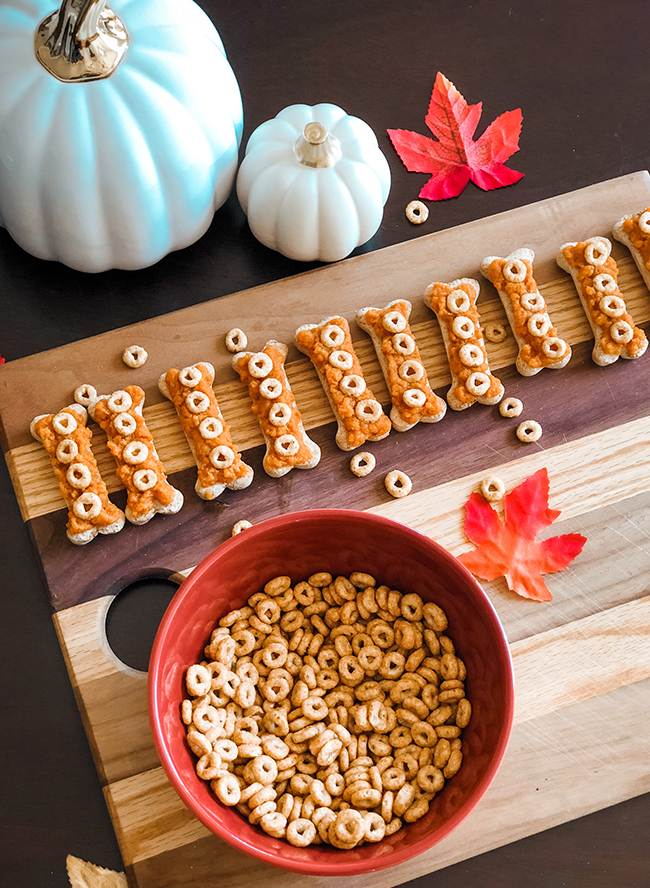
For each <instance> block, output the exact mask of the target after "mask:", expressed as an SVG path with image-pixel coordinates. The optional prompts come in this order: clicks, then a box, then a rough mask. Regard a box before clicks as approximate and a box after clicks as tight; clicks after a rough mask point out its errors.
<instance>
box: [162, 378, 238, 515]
mask: <svg viewBox="0 0 650 888" xmlns="http://www.w3.org/2000/svg"><path fill="white" fill-rule="evenodd" d="M213 380H214V367H213V366H212V364H209V363H208V362H207V361H202V362H201V363H198V364H192V365H191V366H190V367H185V368H184V369H183V370H174V369H171V370H168V371H167V373H164V374H163V375H162V376H161V377H160V379H159V380H158V388H159V389H160V391H161V392H162V393H163V395H164V396H165V397H166V398H169V400H170V401H171V402H172V403H173V405H174V407H175V408H176V412H177V414H178V418H179V421H180V424H181V428H182V429H183V432H184V433H185V437H186V438H187V442H188V444H189V446H190V450H191V451H192V454H193V456H194V459H195V460H196V465H197V468H198V475H197V479H196V485H195V490H196V492H197V493H198V495H199V496H200V497H201V498H202V499H205V500H213V499H215V498H216V497H218V496H219V495H220V494H221V493H222V492H223V491H224V490H225V488H226V487H227V488H228V489H229V490H241V489H243V488H244V487H248V485H249V484H250V483H251V481H252V480H253V470H252V468H251V467H250V466H248V465H246V463H245V462H244V461H243V460H242V458H241V456H240V455H239V451H238V450H237V448H236V447H235V445H234V444H233V441H232V438H231V436H230V429H229V428H228V425H227V423H226V421H225V419H224V418H223V414H222V413H221V410H220V408H219V404H218V403H217V398H216V396H215V394H214V390H213V388H212V382H213Z"/></svg>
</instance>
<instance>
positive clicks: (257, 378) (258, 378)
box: [232, 339, 320, 478]
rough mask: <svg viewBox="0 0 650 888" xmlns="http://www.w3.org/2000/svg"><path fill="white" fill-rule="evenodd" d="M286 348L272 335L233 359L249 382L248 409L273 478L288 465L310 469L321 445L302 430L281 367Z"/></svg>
mask: <svg viewBox="0 0 650 888" xmlns="http://www.w3.org/2000/svg"><path fill="white" fill-rule="evenodd" d="M288 351H289V348H288V346H287V345H285V344H284V343H283V342H276V341H275V340H274V339H271V340H270V341H269V342H267V343H266V345H265V346H264V349H263V350H262V351H261V352H243V351H242V352H238V353H237V354H236V355H234V357H233V359H232V365H233V367H234V369H235V370H236V371H237V372H238V373H239V377H240V379H241V381H242V382H244V383H246V385H247V386H248V394H249V396H250V399H251V409H252V411H253V413H254V414H255V415H256V417H257V420H258V422H259V425H260V429H261V431H262V434H263V435H264V441H265V443H266V453H265V455H264V459H263V461H262V465H263V466H264V471H265V472H266V473H267V475H270V476H271V477H272V478H280V477H282V475H286V474H287V472H290V471H291V469H313V468H314V466H316V465H318V462H319V460H320V447H319V446H318V444H316V443H315V442H314V441H312V440H311V438H310V437H309V436H308V435H307V432H306V431H305V428H304V426H303V422H302V417H301V415H300V411H299V410H298V405H297V404H296V399H295V398H294V396H293V392H292V391H291V385H290V384H289V380H288V379H287V374H286V372H285V369H284V362H285V360H286V358H287V353H288Z"/></svg>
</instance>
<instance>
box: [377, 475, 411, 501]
mask: <svg viewBox="0 0 650 888" xmlns="http://www.w3.org/2000/svg"><path fill="white" fill-rule="evenodd" d="M384 484H385V485H386V490H387V491H388V492H389V493H390V495H391V496H394V497H396V498H398V499H399V498H400V497H402V496H408V494H409V493H410V492H411V490H412V489H413V482H412V481H411V479H410V478H409V476H408V475H407V474H406V473H405V472H401V471H400V470H399V469H393V471H392V472H389V473H388V474H387V475H386V477H385V479H384Z"/></svg>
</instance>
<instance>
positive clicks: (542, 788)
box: [104, 682, 650, 888]
mask: <svg viewBox="0 0 650 888" xmlns="http://www.w3.org/2000/svg"><path fill="white" fill-rule="evenodd" d="M649 685H650V683H649V682H643V683H639V684H634V685H627V686H625V687H621V688H619V689H617V690H615V691H613V692H611V693H609V694H601V695H600V696H598V697H591V698H589V699H587V700H583V701H581V702H580V703H577V704H575V707H574V708H573V710H572V715H575V713H576V711H578V710H579V712H580V718H578V717H577V715H576V716H575V717H572V718H568V717H566V716H565V714H564V713H565V712H566V710H564V711H559V712H549V713H546V714H544V715H542V716H540V717H538V718H535V719H532V720H529V721H526V722H520V723H519V724H517V725H516V726H515V727H514V729H513V732H512V735H511V738H510V743H509V746H508V749H507V751H506V755H505V758H504V760H503V763H502V765H501V768H500V770H499V772H498V774H497V776H496V778H495V780H494V782H493V784H492V786H491V787H490V789H489V790H488V792H487V793H486V795H485V797H484V798H483V799H482V800H481V802H480V803H479V805H478V806H477V808H476V809H475V811H474V812H472V814H471V815H470V816H469V817H468V819H467V820H466V821H464V822H463V823H462V824H461V825H460V826H459V827H458V829H457V830H455V831H454V833H453V834H452V835H451V836H449V837H448V838H447V839H445V840H443V842H441V843H440V844H439V845H437V846H435V847H434V848H433V849H431V850H430V851H428V852H425V853H424V854H422V855H420V856H419V857H417V858H415V859H414V860H412V861H409V862H408V863H406V864H403V865H401V866H400V867H396V868H394V869H390V870H385V871H380V872H378V873H373V874H369V875H368V876H366V877H364V876H360V877H355V886H356V888H359V886H361V888H389V886H393V885H399V884H402V883H403V882H405V881H407V880H409V879H414V878H416V877H418V876H420V875H424V874H425V873H429V872H431V871H433V870H435V869H441V868H442V867H444V866H448V865H449V864H451V863H454V862H456V861H458V860H463V859H465V858H467V857H470V856H474V855H476V854H479V853H482V852H484V851H488V850H490V849H492V848H496V847H499V846H500V845H503V844H507V843H508V842H511V841H514V840H515V839H519V838H523V837H524V836H526V835H531V834H534V833H536V832H539V831H540V830H542V829H548V828H549V827H551V826H554V825H556V824H558V823H562V822H565V821H567V820H571V819H574V818H576V817H580V816H583V815H584V814H587V813H589V812H590V811H592V810H598V809H600V808H602V807H606V806H608V805H612V804H616V803H617V802H620V801H623V800H624V799H627V798H631V797H632V796H634V795H638V794H639V793H641V792H645V791H648V790H650V755H648V754H647V753H648V752H650V750H648V749H647V741H643V737H644V736H645V733H646V732H645V729H646V726H647V723H648V719H650V698H649V697H648V693H647V692H648V690H649ZM613 712H615V713H620V715H621V717H620V718H614V719H612V713H613ZM623 716H624V717H623ZM603 724H607V725H608V728H607V731H606V732H605V731H603ZM644 746H645V754H644V753H643V747H644ZM576 750H579V752H580V754H579V755H577V754H576ZM640 753H641V755H640ZM631 763H634V767H633V768H632V767H629V765H630V764H631ZM585 780H589V781H590V785H591V786H592V788H593V792H592V793H590V795H589V796H588V797H587V796H585V795H584V794H581V793H580V792H574V791H573V788H574V787H576V788H577V787H579V786H580V785H582V783H583V781H585ZM104 792H105V796H106V799H107V803H108V805H109V809H110V811H111V816H112V818H113V822H114V824H115V825H116V831H117V835H118V841H119V843H120V850H121V852H122V855H123V857H124V861H125V863H126V865H127V866H130V865H133V864H137V863H141V862H142V863H144V862H145V861H146V860H147V859H153V858H155V857H156V856H157V855H159V854H163V853H164V852H172V851H173V850H174V849H180V848H183V847H187V848H188V863H189V862H191V860H192V856H193V853H194V852H195V851H197V850H198V849H193V848H192V847H191V845H192V843H195V842H201V841H203V840H206V839H208V838H209V842H210V850H211V853H210V854H209V855H208V856H207V862H208V864H209V865H214V866H216V865H217V861H218V867H219V878H220V881H222V882H223V883H224V884H227V885H228V888H246V886H247V885H250V884H251V880H252V878H257V879H259V880H260V881H263V883H264V885H265V886H266V888H276V886H277V888H285V886H287V888H288V886H293V885H295V886H298V885H304V886H309V888H319V886H323V888H325V886H327V885H329V884H330V883H331V879H326V878H318V877H306V876H297V875H292V874H290V873H286V872H284V871H282V870H276V869H275V868H273V867H268V866H265V865H264V864H261V863H256V862H255V861H252V860H251V859H250V858H247V857H245V856H243V855H242V854H240V853H239V852H237V851H235V850H234V849H231V848H230V847H229V846H228V845H226V844H225V843H223V842H221V841H220V840H218V839H216V838H215V837H213V836H211V834H210V833H209V831H208V830H207V829H206V828H205V827H203V826H202V825H201V824H200V823H199V821H197V820H195V819H194V818H193V816H192V815H191V814H190V813H189V812H188V810H187V808H186V807H185V806H184V805H183V803H182V802H181V801H180V799H179V798H178V796H177V795H176V793H175V791H174V790H173V789H172V787H171V786H170V784H169V783H168V782H167V778H166V776H165V774H164V772H163V770H162V768H156V769H154V770H152V771H149V772H147V773H145V774H141V775H138V776H137V777H133V778H130V779H128V780H124V781H120V782H119V783H116V784H113V785H111V786H107V787H106V788H105V790H104ZM205 860H206V855H202V854H197V855H196V859H195V862H196V866H197V871H195V870H194V867H189V866H188V867H187V869H185V870H184V878H185V879H186V880H187V881H184V882H183V884H184V885H186V886H187V888H193V886H199V885H204V884H206V883H205V882H204V881H201V879H202V878H204V877H205V875H206V874H205V871H204V870H203V867H204V866H205V865H206V863H205V862H202V861H205ZM151 865H152V866H154V865H155V864H151ZM161 865H163V866H164V858H163V859H162V860H161ZM193 879H194V881H193Z"/></svg>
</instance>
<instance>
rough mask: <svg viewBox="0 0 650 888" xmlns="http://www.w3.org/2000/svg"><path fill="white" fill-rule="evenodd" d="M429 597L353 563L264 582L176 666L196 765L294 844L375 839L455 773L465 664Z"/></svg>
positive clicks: (354, 843)
mask: <svg viewBox="0 0 650 888" xmlns="http://www.w3.org/2000/svg"><path fill="white" fill-rule="evenodd" d="M447 628H448V626H447V617H446V615H445V613H444V611H443V610H442V609H441V608H440V607H439V606H438V605H436V604H434V603H433V602H425V601H423V600H422V598H421V597H420V596H419V595H417V594H414V593H408V594H402V593H401V592H399V591H397V590H394V589H391V588H390V587H389V586H385V585H378V583H377V581H376V580H375V578H374V577H373V576H371V575H369V574H367V573H365V572H353V573H352V574H350V576H349V577H346V576H333V575H332V574H330V573H328V572H327V571H320V572H318V573H315V574H313V575H312V576H310V577H308V578H307V579H306V580H303V581H300V582H295V583H294V582H292V579H291V578H290V577H288V576H278V577H274V578H272V579H270V580H269V581H268V582H267V583H266V585H265V586H264V588H263V590H260V591H259V592H256V593H255V594H253V595H252V596H251V597H250V598H249V599H248V603H247V604H246V605H245V606H244V607H240V608H238V609H237V610H234V611H231V612H230V613H227V614H225V615H224V616H223V617H222V618H221V619H220V620H219V624H218V626H217V627H216V628H215V629H214V631H213V632H212V634H211V636H210V639H209V641H208V644H207V645H206V648H205V651H204V659H203V660H201V662H198V663H195V664H193V665H191V666H190V667H189V668H188V669H187V671H186V674H185V683H186V690H187V696H186V697H185V699H184V700H183V702H182V704H181V713H180V715H181V718H182V721H183V723H184V725H185V728H186V732H187V735H186V736H187V744H188V746H189V748H190V749H191V751H192V752H193V753H194V754H195V755H196V757H197V762H196V772H197V775H198V776H199V777H200V778H201V779H202V780H205V781H206V782H209V783H210V786H211V788H212V790H213V792H214V794H215V796H216V798H217V799H218V800H219V801H220V802H221V803H222V804H224V805H228V806H230V807H236V808H237V810H238V811H239V812H240V813H241V814H242V815H243V816H244V817H246V818H247V819H248V820H249V821H250V822H251V823H252V824H256V825H258V826H259V827H260V828H261V829H263V830H264V831H265V832H267V833H268V834H269V835H271V836H274V837H276V838H283V839H286V841H288V842H289V843H291V844H292V845H295V846H297V847H306V846H308V845H310V844H312V843H317V844H321V843H327V844H330V845H333V846H334V847H335V848H338V849H341V850H346V849H351V848H355V847H358V846H359V845H361V844H363V843H364V842H379V841H381V840H382V839H383V838H384V837H385V836H388V835H392V834H393V833H395V832H396V831H397V830H399V829H400V828H401V827H402V825H404V824H408V823H413V822H414V821H416V820H418V819H419V818H420V817H423V816H424V815H425V814H426V813H427V811H428V810H429V805H430V803H431V801H432V799H433V798H434V797H435V796H436V795H437V794H438V793H439V792H441V791H443V790H444V786H445V783H446V782H447V781H448V780H450V779H451V778H453V777H454V775H455V774H456V773H457V772H458V771H459V769H460V767H461V765H462V760H463V748H462V739H461V735H462V731H463V729H464V728H465V727H467V725H468V724H469V721H470V718H471V715H472V707H471V704H470V702H469V700H468V699H467V697H466V695H465V680H466V676H467V670H466V668H465V664H464V662H463V660H462V659H461V658H460V657H459V656H458V654H457V653H456V650H455V646H454V642H453V641H452V638H451V637H450V635H449V634H448V632H447Z"/></svg>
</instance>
